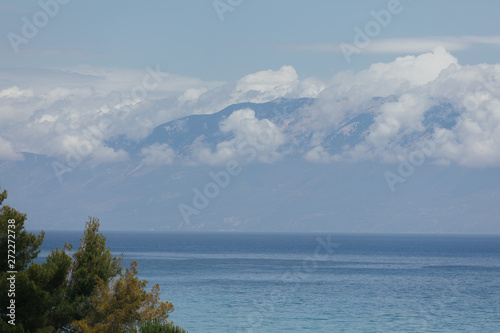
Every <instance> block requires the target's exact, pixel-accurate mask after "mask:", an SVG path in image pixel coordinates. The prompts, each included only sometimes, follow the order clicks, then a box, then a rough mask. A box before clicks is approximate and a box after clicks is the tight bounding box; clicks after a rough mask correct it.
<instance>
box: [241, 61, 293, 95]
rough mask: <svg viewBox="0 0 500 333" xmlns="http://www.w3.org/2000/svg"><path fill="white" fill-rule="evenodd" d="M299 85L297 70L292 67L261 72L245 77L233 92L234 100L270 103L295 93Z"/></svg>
mask: <svg viewBox="0 0 500 333" xmlns="http://www.w3.org/2000/svg"><path fill="white" fill-rule="evenodd" d="M298 85H299V79H298V75H297V72H296V71H295V69H294V68H293V67H292V66H283V67H281V68H280V69H279V70H277V71H273V70H267V71H261V72H257V73H254V74H249V75H247V76H245V77H243V78H242V79H240V80H239V81H238V82H237V84H236V88H235V89H234V90H233V92H232V100H233V101H245V102H253V103H262V102H268V101H270V100H274V99H277V98H280V97H285V96H287V95H289V94H291V93H293V92H294V90H295V89H296V88H297V87H298Z"/></svg>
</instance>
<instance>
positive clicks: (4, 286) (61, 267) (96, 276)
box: [0, 191, 185, 333]
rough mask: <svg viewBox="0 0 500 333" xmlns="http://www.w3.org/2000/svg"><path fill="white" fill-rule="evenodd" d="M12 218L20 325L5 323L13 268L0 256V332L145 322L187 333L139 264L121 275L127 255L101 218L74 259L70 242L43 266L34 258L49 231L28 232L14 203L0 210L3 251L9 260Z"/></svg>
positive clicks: (1, 195)
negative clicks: (115, 249)
mask: <svg viewBox="0 0 500 333" xmlns="http://www.w3.org/2000/svg"><path fill="white" fill-rule="evenodd" d="M6 198H7V192H6V191H3V192H0V205H1V204H2V203H3V201H4V200H5V199H6ZM10 219H15V229H14V230H15V235H16V239H15V243H16V267H15V268H16V269H15V270H17V273H16V291H15V301H16V325H15V326H12V325H9V324H7V323H6V322H7V321H8V319H9V318H8V317H7V306H8V304H9V303H8V302H9V301H10V297H5V296H4V295H6V294H7V290H8V289H9V282H8V280H7V271H10V270H13V269H8V266H7V264H8V262H7V260H1V261H0V262H1V263H0V268H1V270H0V292H1V293H2V297H0V333H3V332H5V333H10V332H12V333H56V332H96V333H106V332H110V333H115V332H124V331H127V330H133V332H136V330H137V328H138V327H139V326H141V325H142V324H143V323H150V324H149V325H150V326H151V325H156V326H157V327H161V328H162V329H168V330H167V331H165V330H162V331H160V332H184V333H185V331H183V330H182V329H180V328H173V327H172V324H173V323H172V322H168V321H167V319H168V315H169V313H170V312H172V311H173V310H174V307H173V305H172V304H171V303H169V302H161V301H160V287H159V285H155V286H153V288H152V289H151V292H147V291H146V290H145V289H144V288H145V287H146V285H147V281H146V280H139V279H138V278H137V276H136V275H137V273H138V271H137V268H136V267H137V262H135V261H134V262H132V264H131V265H130V268H127V269H126V271H125V273H123V274H122V273H121V271H122V268H121V261H122V258H117V257H115V256H113V255H112V253H111V250H110V248H109V247H106V238H105V237H104V236H103V235H102V234H101V233H99V220H98V219H96V218H93V217H89V220H88V222H87V223H86V225H85V231H84V233H83V237H82V239H80V247H79V248H78V250H77V251H76V252H75V254H74V255H73V257H72V256H70V255H69V254H68V252H69V251H70V250H71V249H72V245H71V244H65V246H64V249H63V250H60V249H58V248H57V249H55V250H52V251H51V253H50V254H49V255H48V256H47V258H46V261H45V262H44V263H42V264H38V263H35V262H33V260H34V259H36V257H37V255H38V254H39V252H40V251H39V250H38V248H39V247H40V245H41V244H42V242H43V238H44V232H43V231H42V232H40V234H38V235H35V234H33V233H29V232H27V231H26V230H25V226H24V223H25V221H26V215H25V214H22V213H20V212H18V211H16V210H15V209H13V208H11V207H9V206H2V207H1V208H0V228H1V229H0V255H2V256H3V258H7V252H8V251H7V250H8V247H7V245H8V236H7V235H8V231H7V230H8V225H9V223H8V221H9V220H10ZM117 275H119V278H118V279H115V277H116V276H117ZM151 327H153V326H151ZM145 329H147V328H145ZM141 332H142V331H141ZM144 332H146V331H144ZM148 332H149V331H148Z"/></svg>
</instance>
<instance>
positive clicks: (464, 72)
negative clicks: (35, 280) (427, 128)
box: [0, 0, 500, 195]
mask: <svg viewBox="0 0 500 333" xmlns="http://www.w3.org/2000/svg"><path fill="white" fill-rule="evenodd" d="M499 12H500V2H497V1H493V0H491V1H475V2H470V1H417V0H413V1H412V0H401V1H397V0H385V1H357V2H354V1H327V0H316V1H298V0H287V1H285V0H282V1H265V0H254V1H250V0H206V1H201V0H192V1H185V0H184V1H180V0H177V1H144V2H136V1H105V2H100V1H77V0H39V1H23V2H22V3H19V2H17V1H11V0H2V1H0V162H1V163H6V162H15V161H21V162H22V161H23V160H24V158H25V157H24V155H23V154H25V153H33V154H39V155H44V156H48V157H50V158H54V159H57V160H59V161H65V159H66V162H67V157H68V154H69V153H68V152H70V151H78V149H80V148H81V143H82V142H85V140H87V138H88V136H89V134H88V133H89V132H92V131H94V133H96V131H97V133H98V135H94V137H93V141H92V143H91V149H90V150H89V151H88V152H86V153H85V154H84V155H85V158H86V159H89V160H90V162H89V163H90V164H91V165H101V164H107V165H112V164H113V163H115V164H116V163H125V162H126V161H128V160H129V159H130V156H129V153H128V152H126V151H124V150H122V149H119V148H113V147H111V146H110V145H108V144H107V141H106V140H110V139H112V138H116V137H119V136H122V137H125V138H127V139H129V140H132V141H139V140H142V139H145V138H146V137H147V136H148V135H149V134H150V133H151V132H152V131H153V129H154V128H155V127H156V126H159V125H161V124H163V123H166V122H168V121H172V120H176V119H179V118H181V117H184V116H189V115H193V114H212V113H215V112H217V111H219V110H222V109H223V108H225V107H227V106H229V105H231V104H235V103H242V102H254V103H264V102H269V101H273V100H275V99H278V98H282V97H284V98H300V97H308V98H316V102H315V104H314V105H313V106H312V107H311V108H310V109H308V110H307V112H308V117H306V119H304V120H303V121H302V122H301V123H300V124H299V125H297V127H296V128H295V129H294V130H295V133H303V132H304V131H312V132H314V133H315V134H314V135H313V137H312V140H311V142H309V143H308V146H306V147H302V148H301V149H303V152H302V158H303V159H304V160H306V161H309V162H311V163H324V164H328V163H331V164H333V163H339V162H348V163H352V162H354V163H357V162H363V161H366V160H374V161H379V162H383V163H398V162H399V158H400V157H401V155H402V154H404V147H402V146H401V145H399V144H397V143H395V138H397V137H401V136H402V135H406V134H408V133H412V131H419V130H422V128H423V127H422V126H423V125H422V120H423V115H424V113H425V112H426V111H427V110H429V109H430V108H432V107H435V106H437V105H444V104H446V103H448V104H452V105H454V106H455V107H456V108H457V109H459V110H460V113H461V121H460V122H459V123H458V124H457V125H456V126H455V127H454V128H453V129H446V128H441V129H438V130H436V131H435V132H434V133H432V137H431V140H434V141H436V142H437V141H439V142H441V143H442V144H440V145H439V146H438V147H436V149H435V150H434V151H433V153H432V158H433V161H434V163H435V164H437V165H442V166H449V165H452V166H460V167H464V168H470V169H484V168H498V167H499V166H500V113H499V110H500V89H499V83H500V64H499V63H498V55H499V51H500V21H499V20H498V13H499ZM390 96H398V99H397V100H395V101H392V102H389V103H387V104H385V105H383V106H382V107H380V109H379V110H378V111H377V115H376V117H375V123H374V125H373V126H372V127H371V131H370V134H369V135H368V136H367V138H366V139H365V140H364V141H363V142H361V143H359V144H357V145H355V146H353V147H350V148H349V149H346V150H344V151H342V152H341V153H337V154H330V153H329V152H327V151H326V150H325V147H323V146H322V143H321V140H322V133H323V134H324V133H326V130H327V129H328V128H337V127H339V126H340V125H341V124H342V123H343V122H345V121H346V119H349V117H351V118H352V117H354V116H356V115H358V114H360V113H361V112H362V111H363V110H365V109H366V106H367V105H369V103H370V102H371V101H372V99H373V98H374V97H390ZM110 120H111V121H112V123H113V126H109V125H110V124H109V122H110ZM219 126H220V131H221V132H223V133H231V134H232V135H233V136H234V138H233V139H230V140H226V141H222V142H219V143H218V144H217V145H216V149H211V148H210V147H208V146H207V145H204V143H203V142H201V143H200V144H198V145H197V146H196V147H197V149H194V150H193V151H192V152H193V153H192V155H190V156H187V157H186V156H184V157H186V158H185V159H182V158H181V157H180V155H179V154H178V152H176V151H174V150H173V149H172V147H169V146H168V145H151V146H149V147H145V148H144V149H143V156H144V160H143V162H144V163H146V164H157V165H164V166H165V165H166V166H172V165H177V166H179V165H180V166H183V165H198V166H207V165H208V166H220V165H224V163H227V162H228V161H229V160H231V159H232V158H234V156H236V155H237V154H238V149H237V148H238V146H239V145H240V144H241V143H243V142H246V141H248V140H249V138H251V137H252V136H255V133H257V132H259V131H262V130H263V129H267V130H269V131H270V132H271V133H272V138H273V141H272V142H271V143H270V144H269V145H268V146H267V147H266V149H265V150H263V151H261V152H260V155H259V156H258V158H257V159H256V163H264V164H266V163H268V164H269V163H275V162H279V161H280V159H281V158H283V157H284V156H285V155H286V153H284V152H283V146H285V145H286V144H287V143H289V142H292V141H293V140H296V138H295V137H293V135H291V134H290V133H291V132H290V131H288V132H287V131H285V129H284V128H282V127H280V126H278V125H277V124H274V123H273V122H272V121H271V120H269V119H257V118H256V117H255V113H254V112H253V110H249V109H243V110H238V111H236V112H235V113H233V114H232V115H231V116H230V117H228V118H227V119H226V120H224V121H223V122H221V123H220V124H219ZM292 132H293V131H292ZM3 165H4V164H3ZM1 166H2V164H0V167H1ZM0 184H2V182H1V179H0ZM495 195H496V194H495Z"/></svg>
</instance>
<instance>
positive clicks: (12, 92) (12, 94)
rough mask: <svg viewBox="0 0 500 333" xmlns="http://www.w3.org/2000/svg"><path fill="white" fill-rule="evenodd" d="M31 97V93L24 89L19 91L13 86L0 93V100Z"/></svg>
mask: <svg viewBox="0 0 500 333" xmlns="http://www.w3.org/2000/svg"><path fill="white" fill-rule="evenodd" d="M31 96H33V91H32V90H29V89H26V90H21V89H19V87H18V86H13V87H11V88H7V89H4V90H2V91H0V98H20V97H31Z"/></svg>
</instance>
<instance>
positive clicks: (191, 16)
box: [0, 0, 500, 81]
mask: <svg viewBox="0 0 500 333" xmlns="http://www.w3.org/2000/svg"><path fill="white" fill-rule="evenodd" d="M61 2H62V3H64V4H59V3H58V4H59V5H58V7H59V8H55V6H50V4H51V3H52V1H45V2H44V1H40V3H47V4H49V5H47V6H45V7H46V8H49V11H51V12H50V14H53V15H52V16H53V17H52V16H50V17H48V20H44V18H43V15H42V16H36V14H37V13H38V12H39V11H40V10H41V9H42V7H43V6H40V4H39V2H38V1H23V2H21V3H20V2H19V1H13V0H3V1H1V3H0V8H1V11H0V32H1V34H2V36H4V37H3V38H1V41H0V49H1V50H2V52H1V54H0V64H1V67H2V68H13V67H23V68H52V69H69V70H71V69H74V68H75V67H78V66H82V65H87V66H92V67H104V68H120V69H129V70H142V69H144V67H145V66H147V65H155V64H159V65H160V67H161V68H162V70H163V71H166V72H168V73H172V74H178V75H183V76H192V77H197V78H200V79H202V80H210V81H221V80H222V81H235V80H238V79H240V78H242V77H243V76H245V75H247V74H250V73H254V72H258V71H261V70H268V69H273V70H277V69H279V68H281V66H283V65H289V66H293V67H294V68H295V70H296V71H297V73H299V76H300V77H310V76H316V77H320V78H328V77H330V76H332V75H333V74H334V73H337V72H339V71H343V70H346V69H352V70H356V71H357V70H361V69H365V68H367V67H368V66H369V65H370V64H372V63H374V62H380V61H383V62H385V61H390V60H392V59H394V58H395V57H396V56H402V55H407V54H415V53H424V52H427V51H430V50H432V49H433V48H434V47H435V46H436V44H441V45H443V44H444V45H445V46H447V49H448V51H451V52H454V54H455V55H456V56H457V57H458V58H459V59H460V61H461V63H462V64H477V63H483V62H486V63H494V62H496V55H497V54H498V47H499V46H500V37H499V36H500V32H499V31H500V30H499V29H498V25H499V23H498V20H497V13H498V12H499V9H500V3H498V2H497V1H493V0H489V1H485V0H483V1H474V2H470V1H452V0H449V1H444V0H443V1H430V0H429V1H416V0H415V1H410V0H401V1H395V2H391V1H387V0H384V1H328V0H315V1H307V2H306V1H300V0H286V1H285V0H281V1H266V0H253V1H247V0H230V1H229V2H228V0H220V1H212V0H190V1H180V0H177V1H175V0H174V1H143V2H140V3H138V2H136V1H105V2H102V1H76V0H71V1H70V0H65V1H61ZM230 3H231V4H233V5H231V4H230ZM391 6H392V7H391ZM388 7H391V8H393V12H394V14H391V15H390V17H389V18H387V19H386V20H383V18H384V17H383V16H382V18H380V19H381V20H383V26H382V25H381V26H380V29H379V30H380V31H377V29H376V28H373V29H374V30H373V31H374V37H373V38H370V39H371V40H372V42H371V43H370V44H372V45H371V46H370V45H368V46H367V47H366V48H363V52H361V53H359V54H357V53H356V54H354V55H353V56H352V57H351V61H350V62H348V61H346V58H345V56H344V55H343V54H342V52H341V51H340V48H339V45H340V44H342V43H347V44H353V41H354V38H355V35H356V32H355V28H356V27H358V28H360V29H361V30H364V29H365V28H366V27H367V25H368V27H370V22H371V21H373V20H374V17H373V15H372V13H380V12H381V11H383V10H387V9H388ZM54 8H55V9H54ZM34 15H35V16H36V19H38V21H39V22H40V25H42V27H41V28H39V29H38V32H37V33H36V34H34V36H33V37H32V38H27V39H28V43H21V44H19V45H18V46H19V47H18V49H19V52H17V53H16V52H14V50H13V47H12V43H10V41H9V39H8V37H7V35H8V34H9V33H14V34H17V35H18V36H23V35H22V27H23V25H24V22H23V20H22V19H23V17H26V18H27V19H28V21H30V22H32V23H33V16H34ZM38 21H37V22H38ZM386 22H388V23H387V24H386ZM44 23H45V24H44ZM30 37H31V36H30Z"/></svg>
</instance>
